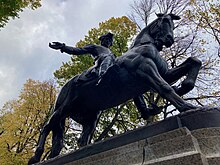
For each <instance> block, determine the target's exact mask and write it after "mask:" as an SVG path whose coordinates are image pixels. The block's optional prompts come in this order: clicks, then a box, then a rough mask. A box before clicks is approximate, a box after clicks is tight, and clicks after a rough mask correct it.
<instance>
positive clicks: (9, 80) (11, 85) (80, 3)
mask: <svg viewBox="0 0 220 165" xmlns="http://www.w3.org/2000/svg"><path fill="white" fill-rule="evenodd" d="M132 2H133V0H120V1H119V0H42V7H40V8H39V9H37V10H30V9H25V10H24V12H22V13H21V14H20V18H19V19H18V18H16V19H14V20H11V21H9V23H8V24H7V25H6V26H5V27H4V28H3V29H1V30H0V109H1V108H2V106H3V105H4V103H6V102H7V101H9V100H12V99H16V98H17V97H18V95H19V93H20V91H21V89H22V87H23V84H24V83H25V82H26V80H28V79H34V80H40V81H44V80H49V79H51V78H53V73H54V71H55V70H57V69H59V67H60V66H61V65H62V62H66V61H68V60H69V59H70V56H68V55H66V54H61V53H60V52H59V51H55V50H52V49H50V48H49V47H48V43H49V42H52V41H59V42H64V43H66V44H67V45H72V46H74V45H75V44H76V43H77V42H78V41H79V40H80V39H83V38H84V36H85V35H87V32H88V31H89V30H90V29H91V28H94V27H98V24H99V23H100V22H103V21H105V20H108V19H110V18H111V17H121V16H123V15H128V14H129V12H130V10H131V8H130V6H129V5H130V4H132Z"/></svg>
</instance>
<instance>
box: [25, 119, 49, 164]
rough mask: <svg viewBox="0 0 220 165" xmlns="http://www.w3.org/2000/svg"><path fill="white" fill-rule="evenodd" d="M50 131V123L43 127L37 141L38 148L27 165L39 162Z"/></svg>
mask: <svg viewBox="0 0 220 165" xmlns="http://www.w3.org/2000/svg"><path fill="white" fill-rule="evenodd" d="M50 131H51V127H50V123H48V124H46V125H45V126H44V128H43V129H42V131H41V134H40V137H39V141H38V147H37V149H36V151H35V155H34V156H33V157H32V158H30V160H29V161H28V164H34V163H37V162H39V161H40V158H41V156H42V154H43V152H44V145H45V141H46V138H47V136H48V134H49V132H50Z"/></svg>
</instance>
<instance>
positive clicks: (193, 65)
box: [164, 57, 202, 96]
mask: <svg viewBox="0 0 220 165" xmlns="http://www.w3.org/2000/svg"><path fill="white" fill-rule="evenodd" d="M201 65H202V63H201V61H200V60H198V59H197V58H195V57H189V58H188V59H187V60H186V61H184V62H183V63H182V64H180V65H179V66H177V67H176V68H173V69H170V70H168V72H167V73H166V74H165V76H164V79H165V81H166V82H168V83H169V84H172V83H175V82H176V81H177V80H179V79H180V78H181V77H183V76H186V78H185V80H184V81H183V82H182V84H181V87H180V88H176V90H175V91H176V93H177V94H178V95H180V96H182V95H184V94H186V93H188V92H189V91H190V90H192V89H193V88H194V86H195V82H196V79H197V76H198V73H199V70H200V68H201Z"/></svg>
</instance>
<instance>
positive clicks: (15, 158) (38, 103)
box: [0, 79, 57, 165]
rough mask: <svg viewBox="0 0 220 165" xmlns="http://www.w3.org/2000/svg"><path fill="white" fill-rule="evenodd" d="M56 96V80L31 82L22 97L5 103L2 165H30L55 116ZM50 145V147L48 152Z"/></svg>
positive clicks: (1, 128) (0, 139)
mask: <svg viewBox="0 0 220 165" xmlns="http://www.w3.org/2000/svg"><path fill="white" fill-rule="evenodd" d="M56 93H57V91H56V89H55V86H54V82H53V81H44V82H40V81H35V80H31V79H29V80H27V82H26V83H25V84H24V87H23V89H22V90H21V92H20V95H19V98H18V99H16V100H12V101H8V102H7V103H5V105H4V107H3V109H2V110H1V112H2V114H1V116H0V131H1V134H0V146H1V147H0V155H1V159H0V164H2V165H4V164H5V165H6V164H7V165H9V164H11V165H12V164H13V165H15V164H18V165H21V164H27V161H28V159H29V158H30V157H31V156H32V155H33V153H34V148H35V147H36V145H37V142H38V136H39V133H40V130H41V129H42V127H43V125H44V124H45V123H46V122H47V120H48V118H49V116H50V114H51V110H52V107H53V105H54V102H55V97H56ZM50 145H51V144H50V142H48V143H47V144H46V151H49V147H50ZM45 156H46V155H45Z"/></svg>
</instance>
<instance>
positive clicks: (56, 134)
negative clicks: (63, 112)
mask: <svg viewBox="0 0 220 165" xmlns="http://www.w3.org/2000/svg"><path fill="white" fill-rule="evenodd" d="M57 122H58V123H59V121H57ZM64 129H65V119H63V120H62V121H61V122H60V124H58V126H57V127H56V128H53V130H52V132H53V137H52V149H51V153H50V156H49V158H53V157H55V156H57V155H59V153H60V151H61V149H62V148H63V134H64Z"/></svg>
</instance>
